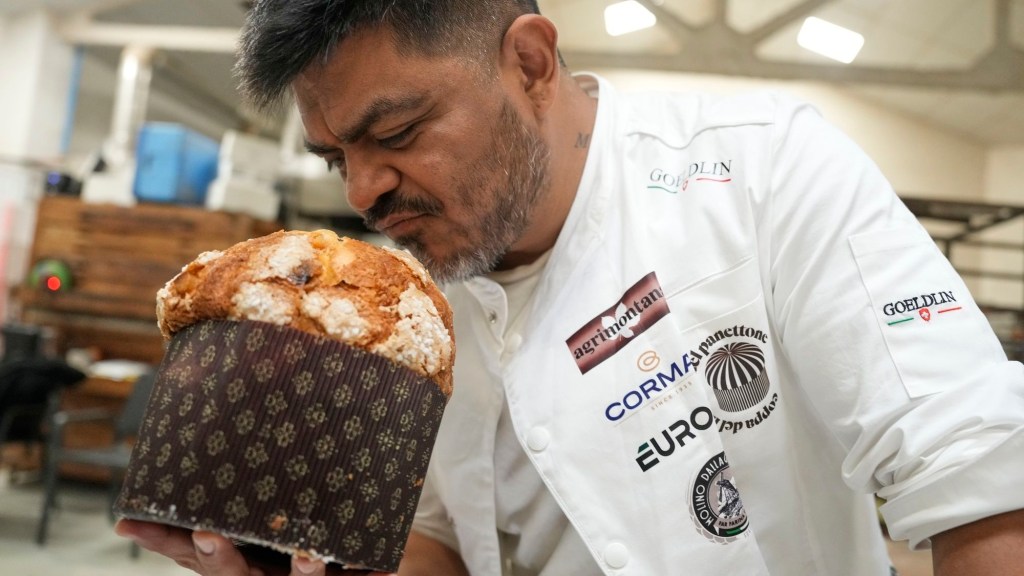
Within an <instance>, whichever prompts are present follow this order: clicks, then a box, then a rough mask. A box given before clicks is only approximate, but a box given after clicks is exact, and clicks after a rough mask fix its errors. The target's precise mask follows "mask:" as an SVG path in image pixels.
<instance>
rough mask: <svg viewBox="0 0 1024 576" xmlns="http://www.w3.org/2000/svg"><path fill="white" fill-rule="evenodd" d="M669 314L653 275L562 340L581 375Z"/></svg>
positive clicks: (665, 301)
mask: <svg viewBox="0 0 1024 576" xmlns="http://www.w3.org/2000/svg"><path fill="white" fill-rule="evenodd" d="M668 313H669V309H668V301H667V300H666V299H665V293H664V292H663V291H662V289H661V284H659V283H658V277H657V275H655V273H654V272H651V273H650V274H648V275H646V276H644V277H643V278H641V279H640V281H639V282H637V283H636V284H634V285H633V286H631V287H630V288H629V289H628V290H626V293H625V294H623V295H622V298H621V299H620V300H619V301H618V302H616V303H615V304H613V305H612V306H611V307H610V308H608V309H607V310H605V311H604V312H602V313H601V314H599V315H598V316H597V317H596V318H594V319H593V320H591V321H590V322H587V324H586V325H585V326H583V327H582V328H580V329H579V330H577V331H576V333H575V334H573V335H572V336H570V337H569V339H568V340H566V341H565V343H566V345H567V346H568V347H569V351H570V352H571V353H572V355H573V358H574V359H575V360H576V365H577V366H578V367H579V369H580V373H581V374H586V373H587V372H589V371H590V370H592V369H593V368H594V367H595V366H597V365H598V364H600V363H601V362H604V361H605V360H607V359H608V358H611V357H612V356H614V355H615V353H616V352H618V351H619V350H621V349H622V348H623V347H625V346H626V344H629V343H630V342H631V341H632V340H633V338H636V337H637V336H639V335H640V334H643V333H644V332H645V331H646V330H647V329H648V328H650V327H651V326H654V324H655V323H657V322H658V320H661V319H662V318H664V317H665V316H666V315H667V314H668Z"/></svg>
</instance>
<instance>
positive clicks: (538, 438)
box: [526, 426, 551, 452]
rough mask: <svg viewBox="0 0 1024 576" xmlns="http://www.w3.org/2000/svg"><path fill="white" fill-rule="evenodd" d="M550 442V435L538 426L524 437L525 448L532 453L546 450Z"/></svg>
mask: <svg viewBox="0 0 1024 576" xmlns="http://www.w3.org/2000/svg"><path fill="white" fill-rule="evenodd" d="M550 441H551V434H549V433H548V431H547V430H545V429H544V428H541V427H539V426H538V427H537V428H534V429H533V430H530V433H529V434H527V435H526V446H527V447H528V448H529V449H530V450H533V451H534V452H541V451H542V450H544V449H545V448H547V447H548V442H550Z"/></svg>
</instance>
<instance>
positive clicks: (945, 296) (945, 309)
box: [882, 291, 963, 326]
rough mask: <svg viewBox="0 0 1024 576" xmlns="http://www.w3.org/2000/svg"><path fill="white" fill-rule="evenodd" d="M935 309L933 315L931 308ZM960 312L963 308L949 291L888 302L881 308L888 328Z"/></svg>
mask: <svg viewBox="0 0 1024 576" xmlns="http://www.w3.org/2000/svg"><path fill="white" fill-rule="evenodd" d="M936 307H937V308H938V309H937V310H935V312H934V313H933V312H932V308H936ZM960 310H963V307H961V306H960V305H958V304H957V302H956V297H955V296H954V295H953V292H951V291H950V292H941V291H940V292H932V293H931V294H921V295H920V296H914V297H913V298H906V299H904V300H897V301H895V302H889V303H888V304H886V305H885V306H882V314H885V315H886V317H887V318H888V320H886V324H888V325H889V326H895V325H897V324H905V323H907V322H913V321H914V320H917V319H921V320H924V321H925V322H931V321H932V319H933V318H935V315H937V314H948V313H950V312H959V311H960ZM915 311H916V312H917V315H916V316H914V315H913V314H910V313H911V312H915ZM908 314H909V315H908Z"/></svg>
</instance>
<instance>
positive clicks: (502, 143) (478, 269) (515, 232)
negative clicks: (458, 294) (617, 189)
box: [402, 100, 550, 284]
mask: <svg viewBox="0 0 1024 576" xmlns="http://www.w3.org/2000/svg"><path fill="white" fill-rule="evenodd" d="M491 142H492V146H491V150H493V151H494V154H493V155H492V156H491V158H490V161H489V162H488V167H489V168H491V169H492V170H493V171H499V173H500V172H504V173H505V174H506V180H505V183H504V186H503V187H501V188H500V189H498V190H494V191H493V192H492V193H493V194H494V196H495V201H496V204H495V206H494V209H493V210H491V211H489V212H487V213H486V214H485V215H484V217H483V221H482V222H480V223H479V228H478V231H479V232H480V237H479V239H478V240H477V242H476V246H475V247H474V249H472V250H468V251H462V252H459V253H456V254H452V255H450V256H448V257H446V258H444V259H435V258H433V257H431V256H430V255H429V254H427V252H426V251H425V250H424V249H423V246H422V244H420V242H419V241H418V240H417V239H407V240H405V241H403V242H402V245H403V246H404V247H406V248H408V249H409V250H410V251H411V252H412V253H413V255H415V256H416V257H417V258H418V259H419V260H420V261H421V262H422V263H423V265H424V266H426V268H427V270H429V271H430V274H431V276H432V277H433V278H434V280H435V281H436V282H438V283H441V284H445V283H450V282H459V281H462V280H468V279H469V278H472V277H474V276H480V275H483V274H487V273H488V272H491V271H493V270H494V269H495V268H496V267H497V266H498V264H499V263H500V262H501V260H502V258H504V257H505V255H506V254H507V253H508V251H509V249H510V248H511V247H512V245H513V244H514V243H515V242H516V241H518V240H519V239H520V238H521V237H522V235H523V231H524V230H526V227H527V226H528V225H529V223H530V219H531V216H532V215H533V212H534V209H535V208H536V205H537V202H538V201H539V199H540V198H541V196H542V195H543V194H544V193H545V192H546V191H547V190H548V189H549V188H550V178H549V172H548V160H549V158H550V149H549V148H548V146H547V144H546V143H545V142H544V141H543V140H542V139H541V138H540V137H539V136H537V135H536V134H534V133H533V132H532V131H530V129H529V128H528V127H527V126H526V125H525V124H524V123H523V122H522V121H521V120H520V119H519V116H518V114H517V113H516V111H515V109H514V108H513V107H512V105H511V103H509V102H508V101H507V100H506V101H505V102H504V103H503V104H502V108H501V115H500V119H499V123H498V125H497V126H496V127H495V129H494V130H493V132H492V141H491ZM482 172H483V173H485V174H486V173H490V172H491V171H490V170H484V171H482ZM481 190H488V188H487V185H486V183H484V182H477V181H471V182H466V183H465V184H464V185H463V186H461V187H460V188H459V190H458V194H457V196H458V199H459V201H461V202H462V203H464V204H466V205H472V204H473V203H475V201H476V198H477V195H478V194H479V193H480V191H481Z"/></svg>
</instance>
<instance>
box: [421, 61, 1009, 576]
mask: <svg viewBox="0 0 1024 576" xmlns="http://www.w3.org/2000/svg"><path fill="white" fill-rule="evenodd" d="M578 80H579V81H580V82H581V83H582V84H584V85H585V86H586V87H588V89H591V90H595V89H597V90H598V91H599V94H600V98H599V105H598V112H597V121H596V125H595V128H594V133H593V136H592V140H591V148H590V151H589V155H588V158H587V162H586V166H585V168H584V172H583V176H582V180H581V182H580V186H579V190H578V191H577V195H576V198H575V201H574V203H573V206H572V209H571V211H570V214H569V216H568V218H567V221H566V223H565V225H564V227H563V230H562V232H561V234H560V236H559V238H558V240H557V242H556V244H555V246H554V248H553V249H552V251H551V256H550V261H549V262H548V264H547V266H546V267H545V269H544V271H543V273H542V276H541V278H540V281H539V283H538V286H537V288H536V293H535V294H534V299H533V302H532V307H531V309H530V311H529V314H528V316H527V317H528V321H527V323H526V325H525V326H523V328H522V330H521V332H518V333H512V334H510V335H508V336H507V337H503V335H502V327H503V326H504V323H505V322H506V321H507V318H506V317H505V316H506V314H507V312H506V310H505V306H504V300H503V295H502V292H501V289H500V287H499V286H498V285H497V284H495V283H494V282H492V281H490V280H488V279H486V278H475V279H472V280H470V281H467V282H465V283H462V284H458V285H453V286H450V287H448V290H447V293H448V296H449V299H450V301H451V303H452V306H453V309H454V312H455V332H456V338H457V343H458V347H457V350H458V353H457V360H456V366H455V392H454V394H453V396H452V399H451V401H450V403H449V406H448V408H447V410H446V413H445V416H444V419H443V421H442V425H441V429H440V431H439V434H438V438H437V442H436V444H435V448H434V453H433V456H432V460H431V464H430V469H429V471H428V477H427V481H426V484H425V487H424V492H423V496H422V498H421V503H420V508H419V511H418V513H417V517H416V521H415V524H414V529H416V530H419V531H421V532H424V533H426V534H429V535H432V536H434V537H436V538H439V539H440V540H442V541H444V542H446V543H447V544H449V545H450V546H452V547H453V548H455V549H457V550H458V551H459V552H460V554H461V555H462V557H463V559H464V561H465V562H466V565H467V567H468V568H469V570H470V573H471V574H473V575H475V576H480V575H497V574H500V573H501V558H500V550H499V543H498V537H497V535H496V530H495V500H494V494H495V491H494V440H495V428H496V423H497V422H498V419H499V415H500V412H501V410H502V406H503V404H504V402H503V398H502V395H504V401H507V404H508V410H509V413H510V415H511V418H512V422H513V424H514V427H515V430H516V432H517V436H518V438H519V440H520V442H521V445H522V449H523V450H524V451H525V453H526V454H527V455H528V456H529V458H530V460H531V462H532V464H533V466H534V468H535V469H536V471H537V473H538V474H539V475H540V477H541V479H542V480H543V482H544V485H545V486H546V487H547V489H548V490H549V491H550V492H551V494H552V495H553V497H554V499H555V500H556V501H557V502H558V504H559V505H560V507H561V508H562V510H563V512H564V513H565V515H566V516H567V518H568V519H569V521H570V522H571V524H572V526H573V528H574V529H575V530H576V531H577V532H578V534H579V536H580V537H581V538H582V540H583V542H584V543H585V545H586V547H587V549H588V550H589V552H590V554H591V555H592V557H593V559H594V561H595V562H596V563H597V564H598V566H599V567H600V569H601V570H602V571H603V572H604V573H605V574H608V575H627V574H628V575H636V576H651V575H672V574H688V575H689V574H715V575H717V574H743V575H755V574H776V575H784V576H794V575H812V574H815V575H818V574H844V575H845V574H849V575H862V574H863V575H879V576H880V575H884V574H888V570H889V562H888V559H887V557H886V552H885V547H884V543H883V541H882V539H881V537H880V534H879V528H878V521H877V517H876V514H875V507H874V504H873V499H872V497H871V496H870V494H871V493H872V492H877V493H878V494H879V495H880V496H881V497H883V498H885V499H886V500H887V503H886V504H885V505H884V506H883V507H882V512H883V514H884V515H885V518H886V520H887V523H888V526H889V529H890V531H891V533H892V534H893V536H894V537H896V538H899V539H903V538H906V539H909V540H910V543H911V545H912V546H918V545H922V544H923V545H926V544H927V539H928V538H929V537H930V536H931V535H933V534H936V533H938V532H940V531H943V530H946V529H949V528H951V527H954V526H957V525H961V524H964V523H967V522H971V521H974V520H976V519H979V518H982V517H985V516H989V515H993V514H998V513H1002V512H1006V511H1010V510H1016V509H1020V508H1024V491H1022V490H1020V488H1019V478H1021V477H1022V476H1024V459H1022V458H1021V454H1022V453H1024V368H1022V366H1021V365H1020V364H1019V363H1016V362H1008V361H1007V360H1006V357H1005V354H1004V353H1003V351H1002V348H1001V347H1000V345H999V343H998V341H997V339H996V338H995V336H994V335H993V333H992V331H991V329H990V327H989V326H988V323H987V321H986V319H985V317H984V315H983V314H982V313H981V311H980V310H979V308H978V306H977V305H976V304H975V302H974V300H973V299H972V298H971V296H970V294H969V293H968V291H967V288H966V287H965V286H964V284H963V282H962V281H961V280H960V278H959V277H958V276H957V274H956V273H955V272H954V271H953V270H952V268H951V267H950V265H949V263H948V262H947V261H946V260H945V258H943V257H942V255H941V254H940V253H939V252H938V250H937V248H936V247H935V245H934V243H933V242H932V241H931V240H930V238H929V236H928V234H927V233H926V232H925V231H924V230H923V229H922V228H921V226H920V225H919V224H918V223H917V221H916V220H915V218H914V217H913V215H912V214H911V213H910V212H909V211H908V210H907V209H906V208H905V207H904V206H903V205H902V203H901V202H900V201H899V200H898V198H897V197H896V195H895V194H894V193H893V191H892V189H891V187H890V186H889V184H888V183H887V182H886V181H885V179H884V178H883V176H882V175H881V173H880V172H879V170H878V169H877V167H876V166H875V165H874V164H873V163H872V162H871V161H870V160H869V159H868V158H867V157H866V156H865V154H864V153H863V152H862V151H861V150H860V149H859V148H857V147H856V146H855V145H854V144H852V143H851V142H850V141H849V140H848V139H847V138H845V137H844V136H843V135H842V134H840V133H838V132H837V131H836V130H834V129H833V128H832V127H830V126H829V125H828V124H827V123H825V122H824V121H823V120H822V119H821V118H820V117H819V116H818V114H817V113H816V112H815V111H814V110H813V109H812V108H811V107H809V106H807V105H806V104H803V103H800V102H795V101H792V100H790V99H788V98H785V97H782V96H780V95H776V94H772V93H756V94H749V95H743V96H738V97H724V98H723V97H710V96H701V95H681V94H656V93H647V94H632V95H624V94H618V93H616V92H615V91H614V89H613V88H612V87H611V86H610V85H609V84H608V83H607V82H605V81H604V80H602V79H600V78H597V77H591V76H580V77H578ZM492 320H493V322H492ZM496 384H497V385H496Z"/></svg>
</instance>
